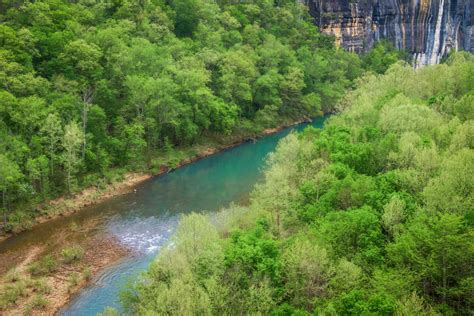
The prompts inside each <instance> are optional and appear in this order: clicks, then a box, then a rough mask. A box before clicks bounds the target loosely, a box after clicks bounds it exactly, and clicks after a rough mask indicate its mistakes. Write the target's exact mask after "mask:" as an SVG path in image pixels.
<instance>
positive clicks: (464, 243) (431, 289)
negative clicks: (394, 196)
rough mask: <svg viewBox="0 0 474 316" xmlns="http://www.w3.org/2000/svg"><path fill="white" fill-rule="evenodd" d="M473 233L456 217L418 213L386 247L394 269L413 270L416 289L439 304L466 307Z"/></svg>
mask: <svg viewBox="0 0 474 316" xmlns="http://www.w3.org/2000/svg"><path fill="white" fill-rule="evenodd" d="M471 245H472V232H469V230H468V226H467V225H466V223H465V222H464V219H463V217H461V216H459V215H457V214H436V215H434V216H433V215H430V214H427V213H426V212H420V213H419V214H417V216H416V217H415V218H414V220H413V221H411V222H410V223H409V224H408V225H407V227H406V232H405V233H403V234H401V235H400V236H399V237H398V238H396V241H395V243H394V244H391V245H389V246H388V256H389V259H390V262H392V263H393V264H394V265H395V266H396V267H397V268H399V269H402V270H405V269H408V270H409V271H413V275H414V276H415V278H416V284H417V286H418V289H419V291H420V292H422V293H426V295H429V296H431V297H432V298H433V299H435V300H436V301H438V302H442V303H448V302H449V304H450V305H458V309H459V308H460V307H461V306H462V307H461V309H462V308H468V307H467V306H466V304H469V296H470V295H471V291H470V289H469V286H468V284H469V282H470V281H469V280H470V278H471V277H472V276H471V275H470V266H471V265H472V261H473V260H474V251H473V249H472V247H471Z"/></svg>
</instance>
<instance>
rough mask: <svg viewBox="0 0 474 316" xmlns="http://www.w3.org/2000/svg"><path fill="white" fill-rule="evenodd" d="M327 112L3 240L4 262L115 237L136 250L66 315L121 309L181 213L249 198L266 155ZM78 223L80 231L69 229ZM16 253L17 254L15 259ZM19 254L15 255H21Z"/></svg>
mask: <svg viewBox="0 0 474 316" xmlns="http://www.w3.org/2000/svg"><path fill="white" fill-rule="evenodd" d="M325 119H326V117H323V118H318V119H316V120H314V122H313V123H309V124H299V125H297V126H294V127H292V128H288V129H285V130H283V131H280V132H278V133H276V134H272V135H269V136H267V137H264V138H261V139H259V140H258V141H256V142H255V143H246V144H243V145H240V146H237V147H234V148H231V149H228V150H225V151H223V152H220V153H218V154H216V155H213V156H210V157H207V158H205V159H202V160H199V161H197V162H195V163H192V164H189V165H187V166H184V167H182V168H180V169H178V170H176V171H174V172H171V173H168V174H165V175H162V176H160V177H155V178H153V179H151V180H149V181H147V182H145V183H143V184H141V185H139V186H138V187H137V191H136V193H130V194H126V195H123V196H119V197H116V198H113V199H110V200H108V201H105V202H103V203H100V204H97V205H95V206H91V207H88V208H86V209H84V210H83V211H81V212H78V213H76V214H74V215H72V216H69V217H65V218H60V219H57V220H54V221H51V222H48V223H44V224H42V225H39V226H37V227H35V228H34V229H33V230H31V231H29V232H26V233H24V234H21V235H19V236H16V237H14V238H11V239H8V240H6V241H5V242H3V243H1V244H0V266H1V265H2V260H4V261H6V260H10V262H12V261H11V260H15V259H14V258H16V257H18V258H19V257H21V256H20V255H18V254H19V253H20V254H21V253H22V252H24V251H26V250H27V249H28V248H30V247H32V246H35V245H39V244H40V243H41V245H44V244H45V243H46V244H47V247H48V248H50V249H58V247H60V245H61V243H64V242H65V241H68V240H69V241H70V240H81V239H84V238H90V237H91V236H94V235H97V234H99V233H104V234H110V235H112V236H114V237H116V238H117V239H118V240H119V241H120V242H121V243H123V244H124V245H125V246H127V247H129V248H131V249H132V250H135V253H136V255H134V256H133V257H130V258H126V259H124V260H122V261H121V262H119V263H118V264H116V265H114V266H112V267H109V268H107V269H106V270H105V271H103V272H102V273H101V274H100V275H99V276H98V277H97V278H96V279H95V280H94V282H92V285H91V286H89V287H87V288H86V289H84V290H82V291H81V292H80V293H79V294H78V295H77V296H76V297H75V299H74V300H73V301H72V302H71V303H70V304H69V305H68V306H67V307H66V308H65V309H64V310H63V311H62V312H61V314H62V315H95V314H96V313H97V312H101V311H102V310H103V309H104V308H105V307H106V306H114V307H118V306H119V304H118V292H119V291H120V288H121V287H122V286H123V285H124V284H125V283H126V281H127V279H129V278H130V277H132V276H136V275H137V274H138V273H139V272H140V271H143V270H144V269H146V267H147V266H148V265H149V263H150V262H151V260H152V259H153V258H154V256H155V255H156V253H157V252H158V250H159V248H160V247H161V246H163V244H165V243H166V242H167V241H168V240H169V238H170V236H171V235H172V234H173V232H174V230H175V228H176V227H177V224H178V221H179V215H180V214H183V213H184V212H190V211H199V210H207V211H209V212H215V211H217V210H219V209H220V208H223V207H226V206H228V205H229V203H230V202H233V201H245V200H247V199H248V195H249V193H250V191H251V190H252V188H253V186H254V185H255V183H256V182H257V181H258V180H259V179H260V177H261V169H262V167H263V165H264V159H265V157H266V156H267V154H268V153H269V152H271V151H272V150H274V148H275V147H276V145H277V143H278V141H279V140H280V139H281V138H282V137H284V136H286V135H287V134H288V133H290V131H291V130H302V129H303V128H305V127H306V126H307V125H312V126H315V127H318V128H321V127H322V125H323V122H324V120H325ZM71 226H74V227H76V228H78V229H74V230H73V229H70V227H71ZM15 256H16V257H15ZM16 260H18V259H16Z"/></svg>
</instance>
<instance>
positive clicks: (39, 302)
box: [31, 294, 49, 310]
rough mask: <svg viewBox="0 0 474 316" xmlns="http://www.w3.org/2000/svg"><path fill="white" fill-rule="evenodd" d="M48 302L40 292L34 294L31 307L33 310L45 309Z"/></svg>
mask: <svg viewBox="0 0 474 316" xmlns="http://www.w3.org/2000/svg"><path fill="white" fill-rule="evenodd" d="M48 304H49V301H48V300H47V299H45V298H44V297H43V295H41V294H37V295H35V296H34V297H33V300H32V301H31V307H32V308H33V309H35V310H45V309H46V307H47V306H48Z"/></svg>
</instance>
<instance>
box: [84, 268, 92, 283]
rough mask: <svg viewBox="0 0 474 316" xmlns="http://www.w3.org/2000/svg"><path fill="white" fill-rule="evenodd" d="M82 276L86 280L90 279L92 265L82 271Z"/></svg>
mask: <svg viewBox="0 0 474 316" xmlns="http://www.w3.org/2000/svg"><path fill="white" fill-rule="evenodd" d="M82 276H83V278H84V280H90V279H91V278H92V270H91V268H90V267H87V268H85V269H84V271H82Z"/></svg>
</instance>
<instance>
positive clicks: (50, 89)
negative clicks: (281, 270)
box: [0, 0, 404, 232]
mask: <svg viewBox="0 0 474 316" xmlns="http://www.w3.org/2000/svg"><path fill="white" fill-rule="evenodd" d="M402 58H404V56H403V53H399V52H396V51H395V50H394V49H393V47H392V46H390V45H388V44H387V43H382V44H380V45H379V46H377V47H376V48H375V49H374V50H373V51H372V52H371V53H369V54H367V55H366V56H363V57H359V56H357V55H355V54H351V53H347V52H344V51H343V50H341V49H336V48H335V47H334V44H333V38H332V37H330V36H327V35H322V34H321V33H319V32H318V30H317V28H316V27H315V26H314V25H313V23H312V20H311V17H310V16H309V14H308V12H307V8H306V7H304V6H303V5H300V4H295V2H294V1H278V2H276V3H275V2H273V1H270V0H265V1H255V2H252V1H250V2H249V3H240V4H239V3H233V2H231V1H230V2H229V1H225V0H220V1H207V0H173V1H165V0H143V1H132V0H104V1H90V0H78V1H64V0H42V1H15V0H8V1H6V0H4V1H1V2H0V78H1V80H0V193H1V194H0V200H1V201H0V202H1V203H0V209H1V213H2V217H3V219H2V232H19V231H21V230H23V229H27V228H29V227H31V225H32V223H33V222H34V217H35V216H37V215H39V214H41V212H42V211H41V208H38V205H40V204H42V203H45V202H47V201H49V200H51V199H53V198H56V197H60V196H68V195H69V196H71V195H73V194H75V193H77V192H78V191H80V190H81V189H83V188H86V187H90V186H96V187H103V186H106V185H107V184H108V183H110V182H113V181H115V180H117V179H120V178H121V177H122V176H123V174H124V173H125V172H127V171H146V172H156V171H157V170H160V168H161V167H162V166H163V165H165V166H171V167H172V166H173V165H176V163H177V161H176V159H177V158H176V156H177V155H176V153H177V152H179V151H180V150H182V149H187V148H191V149H192V148H193V146H194V145H196V144H199V143H201V144H203V143H204V144H206V143H207V142H211V141H214V142H215V141H220V140H221V139H223V138H224V137H226V136H227V135H238V137H239V135H240V137H241V138H245V137H247V136H248V135H255V134H258V133H259V131H261V130H262V129H264V128H268V127H275V126H279V125H281V124H283V123H284V122H292V121H297V120H300V119H302V118H312V117H315V116H318V115H321V114H322V113H328V112H331V111H333V110H334V107H335V105H336V104H337V102H338V100H339V99H340V98H341V97H342V96H343V95H344V94H345V92H346V90H347V89H351V88H352V87H353V86H354V80H355V79H356V78H358V77H360V76H361V75H362V73H363V72H365V71H366V70H371V71H374V72H383V71H385V69H386V68H387V67H388V65H390V64H392V63H394V62H395V61H397V60H398V59H402Z"/></svg>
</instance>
